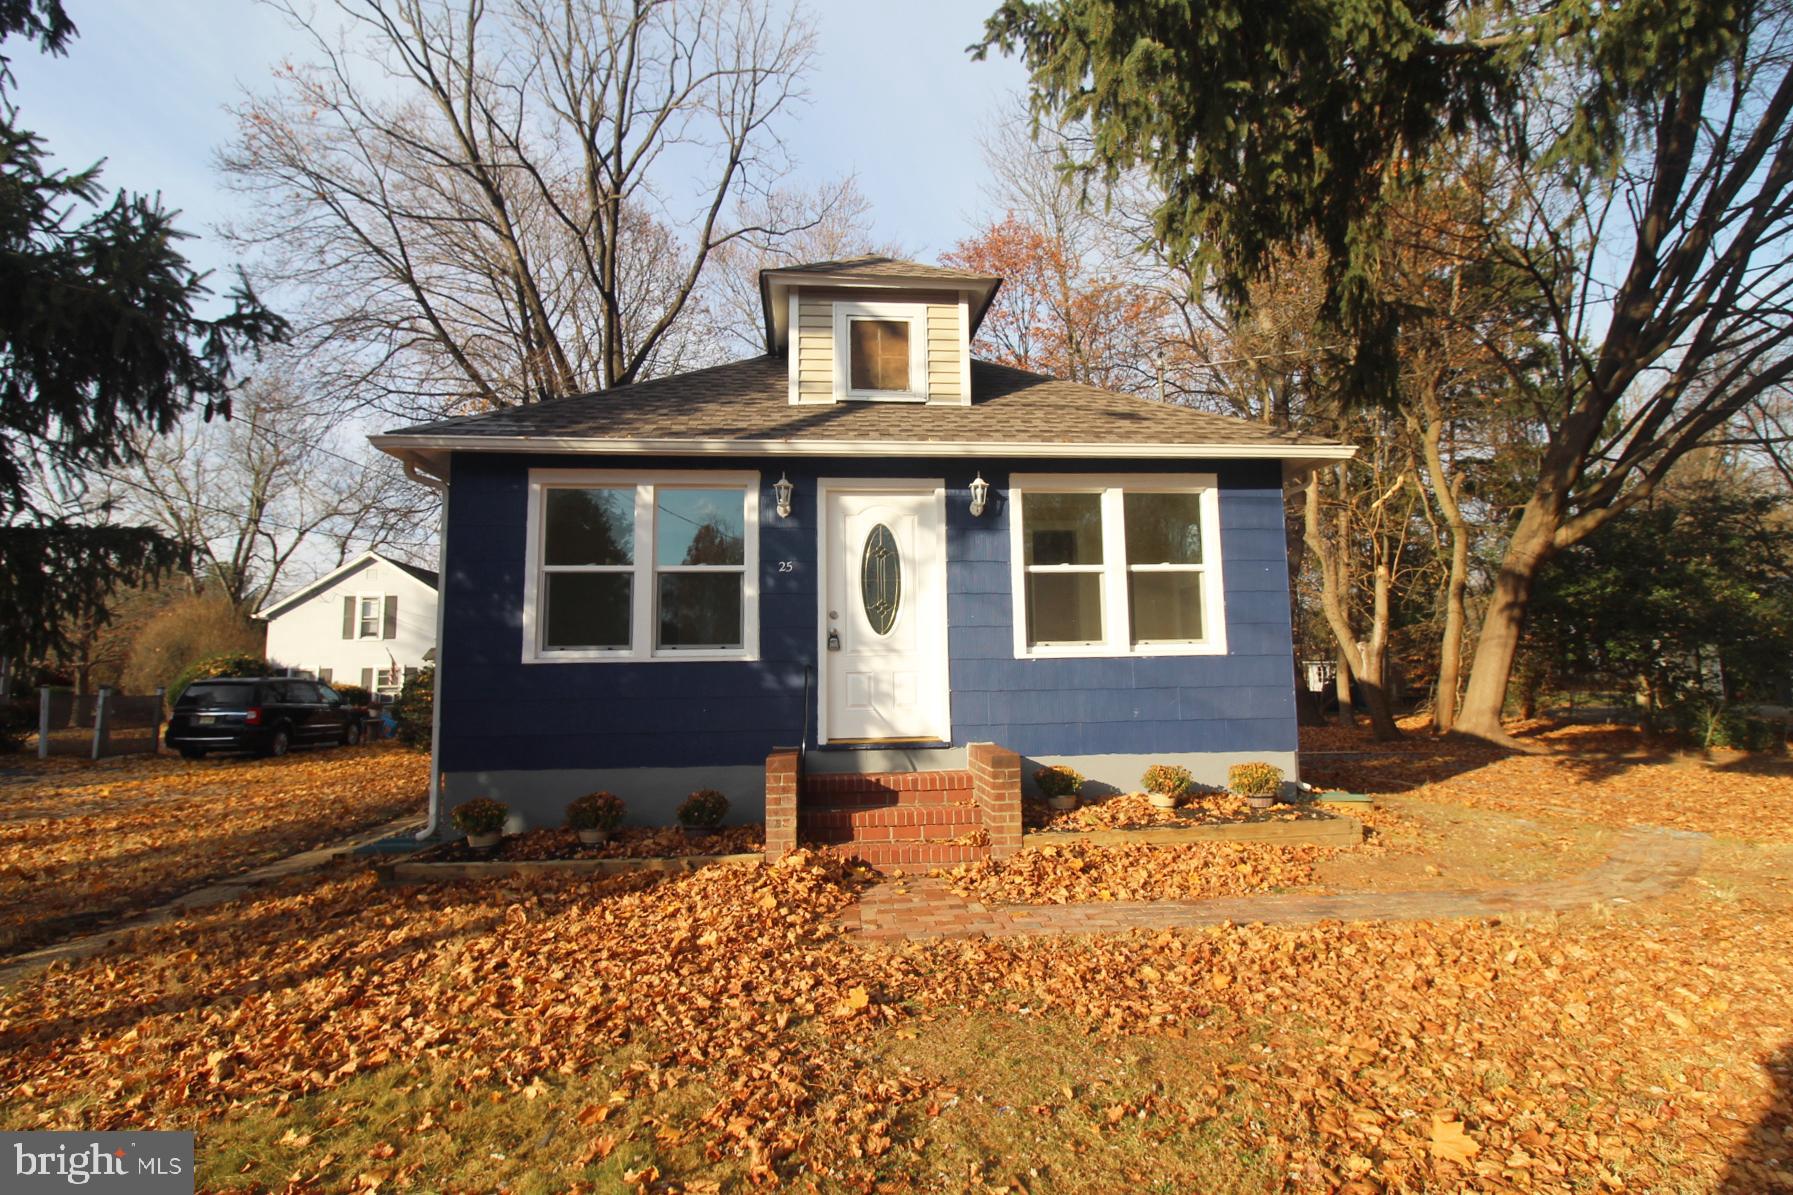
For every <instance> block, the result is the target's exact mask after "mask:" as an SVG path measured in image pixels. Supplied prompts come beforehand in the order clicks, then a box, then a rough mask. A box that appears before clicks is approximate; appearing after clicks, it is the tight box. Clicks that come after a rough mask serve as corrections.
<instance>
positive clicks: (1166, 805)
mask: <svg viewBox="0 0 1793 1195" xmlns="http://www.w3.org/2000/svg"><path fill="white" fill-rule="evenodd" d="M1194 782H1195V777H1193V776H1191V775H1190V774H1189V769H1188V768H1185V767H1179V766H1178V765H1176V764H1172V763H1155V764H1153V765H1152V766H1151V767H1149V768H1147V769H1146V772H1145V775H1143V776H1141V777H1140V778H1139V786H1140V787H1141V788H1143V789H1145V790H1146V795H1147V796H1149V797H1150V798H1151V799H1152V804H1153V806H1155V807H1156V808H1159V809H1175V808H1176V807H1177V802H1178V801H1180V800H1182V799H1183V794H1184V793H1186V792H1188V791H1189V786H1190V785H1191V784H1193V783H1194Z"/></svg>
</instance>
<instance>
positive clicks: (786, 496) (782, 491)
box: [772, 472, 797, 519]
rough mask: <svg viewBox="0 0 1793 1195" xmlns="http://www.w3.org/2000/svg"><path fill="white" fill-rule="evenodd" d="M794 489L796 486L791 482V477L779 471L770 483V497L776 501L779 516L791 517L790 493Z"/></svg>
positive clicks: (782, 517) (783, 517) (794, 490)
mask: <svg viewBox="0 0 1793 1195" xmlns="http://www.w3.org/2000/svg"><path fill="white" fill-rule="evenodd" d="M796 489H797V487H796V486H794V485H792V484H791V479H790V478H788V477H786V476H785V475H784V473H783V472H780V473H779V474H778V480H777V481H775V482H773V483H772V497H773V498H774V499H775V500H776V501H777V502H778V517H779V518H781V519H788V518H790V517H791V495H792V494H793V493H794V492H796Z"/></svg>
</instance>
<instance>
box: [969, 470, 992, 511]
mask: <svg viewBox="0 0 1793 1195" xmlns="http://www.w3.org/2000/svg"><path fill="white" fill-rule="evenodd" d="M989 504H990V483H989V482H987V481H985V480H984V473H983V470H981V469H980V470H978V474H977V480H975V481H973V482H972V483H971V517H972V518H974V519H975V518H978V517H979V516H981V515H982V514H983V513H984V507H986V506H988V505H989Z"/></svg>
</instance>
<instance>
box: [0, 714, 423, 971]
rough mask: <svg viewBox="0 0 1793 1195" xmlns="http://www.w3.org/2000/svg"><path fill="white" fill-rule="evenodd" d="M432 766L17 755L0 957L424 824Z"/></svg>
mask: <svg viewBox="0 0 1793 1195" xmlns="http://www.w3.org/2000/svg"><path fill="white" fill-rule="evenodd" d="M428 784H429V760H428V758H427V757H426V756H423V755H420V754H418V753H416V752H414V751H404V750H400V749H398V748H396V747H392V746H365V747H351V748H341V749H332V750H323V751H303V752H295V753H293V754H291V755H287V756H285V757H283V758H280V759H246V758H239V759H217V760H207V761H190V760H184V759H178V758H176V757H174V756H126V757H122V758H119V759H113V760H107V761H105V762H103V763H101V764H98V765H95V764H91V763H88V762H86V761H79V760H67V759H56V758H51V759H48V760H43V761H38V760H35V759H26V758H24V757H11V758H8V759H6V760H5V770H4V771H3V772H0V955H7V954H13V953H17V952H18V951H21V950H28V949H30V948H32V947H34V946H40V945H44V944H45V943H48V942H52V941H55V940H57V939H59V938H64V937H68V936H70V935H72V934H76V933H79V932H81V931H83V930H85V929H90V928H92V927H94V926H97V925H102V924H104V923H105V922H107V921H111V920H114V919H116V918H119V917H122V916H126V915H129V914H132V913H139V912H142V911H143V910H145V909H147V908H149V907H151V906H153V905H155V904H157V903H158V902H160V901H163V900H166V899H168V898H170V897H173V896H178V895H180V894H181V893H183V892H187V891H190V890H192V889H194V888H197V887H200V886H201V885H203V884H206V883H208V882H210V881H212V880H216V879H220V878H222V877H225V876H230V875H236V874H240V873H242V872H245V871H249V870H251V869H253V868H255V867H257V866H259V865H261V864H263V863H267V862H270V861H272V860H275V859H280V858H284V857H285V856H287V855H292V854H296V853H298V852H299V851H303V850H306V849H308V848H311V847H315V846H322V845H325V844H328V843H332V842H336V841H339V840H341V839H343V838H345V837H347V836H349V835H351V834H354V833H355V832H357V831H359V830H363V829H366V828H368V827H370V826H377V825H380V824H381V823H383V822H387V821H390V820H392V819H393V818H397V817H401V816H404V815H405V814H407V813H413V812H415V813H418V814H421V813H422V810H423V800H424V792H425V789H426V788H427V787H428Z"/></svg>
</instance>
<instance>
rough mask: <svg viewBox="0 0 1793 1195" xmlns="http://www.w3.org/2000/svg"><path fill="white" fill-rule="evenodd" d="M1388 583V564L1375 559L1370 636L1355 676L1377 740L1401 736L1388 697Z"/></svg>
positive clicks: (1384, 741)
mask: <svg viewBox="0 0 1793 1195" xmlns="http://www.w3.org/2000/svg"><path fill="white" fill-rule="evenodd" d="M1389 583H1390V578H1389V572H1388V565H1387V564H1386V563H1385V562H1383V561H1380V560H1379V561H1377V562H1376V580H1375V599H1374V607H1373V609H1374V613H1373V614H1372V616H1371V620H1370V639H1369V642H1368V643H1366V644H1364V646H1363V667H1362V669H1361V670H1359V672H1358V679H1359V680H1360V681H1362V682H1363V697H1364V702H1365V704H1367V705H1368V706H1369V707H1370V725H1371V726H1372V727H1374V728H1375V734H1376V741H1377V742H1379V743H1386V742H1390V741H1392V740H1394V739H1398V738H1400V737H1401V728H1400V727H1399V726H1396V725H1395V716H1394V711H1393V709H1392V708H1390V705H1389V700H1388V683H1387V682H1388V621H1389Z"/></svg>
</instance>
